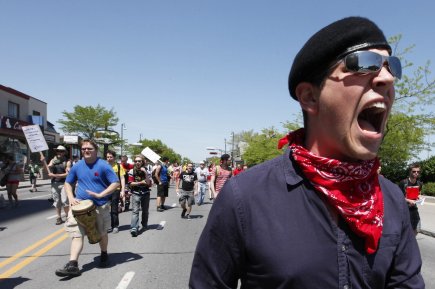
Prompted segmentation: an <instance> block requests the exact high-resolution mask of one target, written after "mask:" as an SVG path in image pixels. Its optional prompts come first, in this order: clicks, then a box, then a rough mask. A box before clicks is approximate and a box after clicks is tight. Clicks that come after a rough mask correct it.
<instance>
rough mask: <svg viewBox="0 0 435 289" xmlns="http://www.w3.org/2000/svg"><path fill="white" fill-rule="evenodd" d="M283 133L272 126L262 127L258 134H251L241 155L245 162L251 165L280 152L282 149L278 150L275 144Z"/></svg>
mask: <svg viewBox="0 0 435 289" xmlns="http://www.w3.org/2000/svg"><path fill="white" fill-rule="evenodd" d="M283 135H284V134H283V133H280V132H279V131H278V130H276V129H275V128H274V127H271V128H268V129H263V130H262V131H261V133H259V134H253V135H252V136H251V139H250V140H247V143H248V147H247V148H246V151H245V153H244V154H243V156H242V158H243V160H244V161H245V163H246V164H247V165H249V166H253V165H256V164H259V163H262V162H264V161H267V160H270V159H272V158H274V157H276V156H279V155H280V154H282V150H278V148H277V145H278V140H279V139H280V138H282V137H283Z"/></svg>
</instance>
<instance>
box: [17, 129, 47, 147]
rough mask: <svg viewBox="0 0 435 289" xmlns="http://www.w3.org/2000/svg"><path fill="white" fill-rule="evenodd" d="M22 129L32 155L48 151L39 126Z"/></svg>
mask: <svg viewBox="0 0 435 289" xmlns="http://www.w3.org/2000/svg"><path fill="white" fill-rule="evenodd" d="M21 128H22V129H23V132H24V136H25V137H26V140H27V143H28V144H29V147H30V150H31V151H32V153H35V152H42V151H46V150H48V145H47V142H46V141H45V138H44V135H43V134H42V131H41V128H40V127H39V125H37V124H35V125H27V126H22V127H21Z"/></svg>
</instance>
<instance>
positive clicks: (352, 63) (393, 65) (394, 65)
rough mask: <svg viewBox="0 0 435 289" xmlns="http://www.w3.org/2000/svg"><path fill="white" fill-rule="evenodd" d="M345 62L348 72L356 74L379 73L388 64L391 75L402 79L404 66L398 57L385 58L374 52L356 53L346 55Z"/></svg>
mask: <svg viewBox="0 0 435 289" xmlns="http://www.w3.org/2000/svg"><path fill="white" fill-rule="evenodd" d="M343 62H344V65H345V66H346V69H347V70H348V71H351V72H355V73H374V72H379V71H380V70H381V69H382V67H383V66H384V64H385V62H387V65H388V71H389V72H390V73H391V75H393V76H394V77H397V78H398V79H401V78H402V64H401V62H400V59H399V58H398V57H396V56H384V55H381V54H378V53H376V52H373V51H355V52H352V53H350V54H348V55H346V56H345V57H344V59H343Z"/></svg>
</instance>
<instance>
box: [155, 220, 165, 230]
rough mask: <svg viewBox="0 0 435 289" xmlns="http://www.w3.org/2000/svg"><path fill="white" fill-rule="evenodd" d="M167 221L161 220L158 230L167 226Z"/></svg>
mask: <svg viewBox="0 0 435 289" xmlns="http://www.w3.org/2000/svg"><path fill="white" fill-rule="evenodd" d="M165 224H166V221H161V222H160V224H159V226H158V227H157V230H163V228H164V227H165Z"/></svg>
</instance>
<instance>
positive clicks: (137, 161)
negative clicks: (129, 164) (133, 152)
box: [134, 160, 142, 163]
mask: <svg viewBox="0 0 435 289" xmlns="http://www.w3.org/2000/svg"><path fill="white" fill-rule="evenodd" d="M134 162H135V163H141V162H142V160H134Z"/></svg>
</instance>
